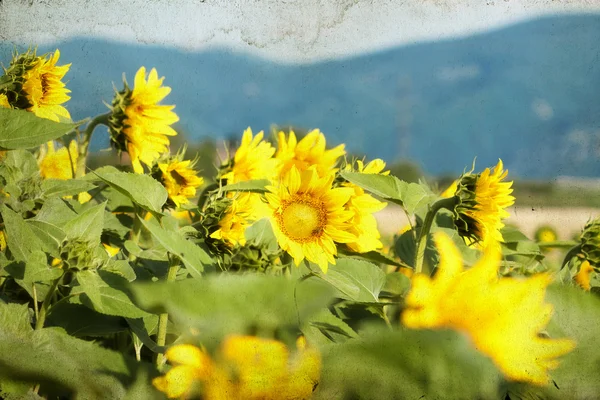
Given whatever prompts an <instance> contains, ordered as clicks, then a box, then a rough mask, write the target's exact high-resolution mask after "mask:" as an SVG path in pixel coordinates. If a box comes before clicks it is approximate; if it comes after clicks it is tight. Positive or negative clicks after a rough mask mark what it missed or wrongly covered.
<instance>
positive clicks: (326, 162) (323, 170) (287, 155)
mask: <svg viewBox="0 0 600 400" xmlns="http://www.w3.org/2000/svg"><path fill="white" fill-rule="evenodd" d="M278 139H279V140H278V147H277V154H276V155H275V158H277V159H278V160H280V161H281V165H280V171H279V173H280V176H284V175H286V174H287V173H288V172H289V171H290V170H291V169H292V167H293V166H295V167H296V168H297V169H298V170H299V171H304V170H306V169H308V168H311V167H315V168H316V170H317V173H318V174H319V176H321V177H322V176H326V175H329V174H330V173H331V172H332V171H334V168H335V166H336V164H337V162H338V159H339V158H340V157H342V156H344V155H345V154H346V151H345V150H344V145H343V144H340V145H339V146H336V147H334V148H333V149H330V150H327V148H326V146H327V142H326V139H325V135H323V133H321V131H319V130H318V129H315V130H313V131H310V132H309V133H308V134H307V135H306V136H305V137H304V138H302V140H300V141H298V139H296V134H295V133H294V132H293V131H290V134H289V136H288V138H287V139H286V137H285V133H283V132H279V138H278Z"/></svg>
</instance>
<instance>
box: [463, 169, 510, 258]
mask: <svg viewBox="0 0 600 400" xmlns="http://www.w3.org/2000/svg"><path fill="white" fill-rule="evenodd" d="M507 174H508V171H504V170H503V165H502V160H499V161H498V164H497V165H496V167H494V169H493V170H490V169H489V168H486V169H485V170H484V171H483V172H482V173H480V174H476V175H474V174H471V173H468V174H466V175H464V176H463V177H462V178H461V179H460V180H459V182H458V188H457V189H456V192H455V196H456V197H457V198H458V204H457V205H456V207H455V208H454V222H455V225H456V227H457V229H458V233H459V234H460V235H461V236H462V237H463V238H464V239H465V240H466V241H467V243H469V244H471V243H473V242H475V243H480V244H481V245H482V246H483V247H485V246H486V244H487V243H488V242H490V241H498V242H502V241H503V238H502V234H501V233H500V229H502V227H504V224H503V223H502V220H503V219H504V218H506V217H508V216H509V214H508V212H507V211H506V208H507V207H509V206H511V205H513V204H514V202H515V198H514V197H513V196H511V193H512V189H511V186H512V181H511V182H502V180H503V179H504V178H506V175H507Z"/></svg>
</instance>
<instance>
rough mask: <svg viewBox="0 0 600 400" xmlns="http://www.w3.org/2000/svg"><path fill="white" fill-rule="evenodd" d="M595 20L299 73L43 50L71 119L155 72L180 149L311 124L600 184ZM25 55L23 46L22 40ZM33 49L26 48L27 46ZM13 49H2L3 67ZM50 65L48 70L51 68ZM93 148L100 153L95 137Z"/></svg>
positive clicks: (559, 19) (231, 61) (120, 47)
mask: <svg viewBox="0 0 600 400" xmlns="http://www.w3.org/2000/svg"><path fill="white" fill-rule="evenodd" d="M598 43H600V15H594V14H592V15H566V16H565V15H563V16H551V17H544V18H540V19H535V20H530V21H526V22H522V23H518V24H515V25H511V26H508V27H504V28H502V29H498V30H494V31H490V32H486V33H481V34H476V35H473V36H469V37H464V38H457V39H449V40H444V41H437V42H426V43H417V44H412V45H406V46H401V47H396V48H391V49H387V50H383V51H377V52H373V53H370V54H362V55H357V56H352V57H348V58H343V59H335V60H328V61H321V62H315V63H309V64H289V63H284V62H278V61H277V60H265V59H262V58H258V57H255V56H252V55H249V54H245V53H235V52H232V51H230V50H227V49H216V50H215V49H211V50H205V51H199V52H188V51H184V50H181V49H177V48H168V47H160V46H154V45H144V44H125V43H119V42H109V41H104V40H101V39H97V38H88V37H77V38H72V39H69V40H67V41H63V42H59V43H55V44H53V45H51V46H40V48H39V50H38V52H45V51H52V50H54V49H55V48H59V49H60V51H61V60H60V63H72V66H71V69H70V71H69V73H68V74H67V78H66V79H67V80H68V83H67V86H68V88H69V89H70V90H71V91H72V93H71V96H72V99H71V100H70V101H69V103H68V105H67V107H68V109H69V110H70V111H71V114H72V116H73V118H74V119H82V118H85V117H88V116H92V115H95V114H98V113H101V112H105V111H106V106H105V105H104V104H103V102H107V103H110V101H111V99H112V95H113V91H114V89H113V84H114V85H115V86H116V87H117V88H118V89H121V88H122V75H123V73H125V74H126V77H127V80H128V82H129V83H130V84H131V85H132V84H133V77H134V75H135V72H136V71H137V69H138V68H139V67H140V66H142V65H143V66H146V67H147V68H148V69H149V68H152V67H156V68H157V70H158V73H159V75H160V76H165V81H164V84H165V85H167V86H170V87H171V88H172V92H171V94H170V95H169V96H168V97H167V98H166V99H165V101H164V103H165V104H175V105H176V108H175V111H176V112H177V113H178V115H179V117H180V122H179V128H180V129H182V130H183V131H184V132H186V135H188V137H189V138H191V139H202V138H207V137H210V138H215V139H217V138H225V137H232V136H237V137H240V136H241V134H242V132H243V130H244V129H245V128H246V127H248V126H250V127H252V128H253V130H254V131H255V132H256V131H259V130H263V129H264V130H265V131H268V130H269V129H270V127H271V125H272V124H277V125H280V126H287V125H290V126H295V127H298V128H304V129H309V128H320V129H321V130H322V131H323V132H324V133H325V134H326V136H327V139H328V143H331V144H332V145H334V144H338V143H342V142H343V143H346V145H347V148H348V150H349V151H351V152H353V153H360V154H366V155H367V157H368V158H374V157H380V158H383V159H385V160H386V161H388V162H393V161H394V160H397V159H400V158H401V159H409V160H412V161H414V162H416V163H418V164H420V165H421V166H422V168H423V169H424V171H425V172H427V173H428V174H436V175H440V174H458V173H461V172H462V171H463V170H464V169H465V168H467V169H470V167H471V164H472V162H473V159H474V158H475V157H477V166H478V169H479V167H486V166H490V165H495V163H496V162H497V160H498V158H502V160H503V161H504V164H505V165H506V167H507V168H508V169H509V170H511V175H514V176H519V177H525V178H535V179H538V178H540V179H541V178H544V179H548V178H553V177H556V176H579V177H598V176H600V47H599V46H598ZM23 45H24V46H27V45H30V44H23ZM31 45H35V44H31ZM13 48H14V45H13V44H11V43H3V44H0V60H1V61H2V62H3V63H4V64H5V65H6V64H8V62H9V61H10V54H11V52H12V51H13ZM60 63H59V64H60ZM96 136H97V137H96V138H95V141H94V148H96V149H99V148H102V147H107V144H108V140H107V137H106V135H102V134H98V133H97V134H96Z"/></svg>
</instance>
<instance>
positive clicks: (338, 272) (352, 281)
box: [316, 257, 386, 303]
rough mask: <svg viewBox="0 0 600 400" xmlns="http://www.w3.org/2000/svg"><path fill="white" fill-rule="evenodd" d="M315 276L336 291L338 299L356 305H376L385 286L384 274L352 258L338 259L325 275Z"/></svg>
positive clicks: (379, 269) (373, 266)
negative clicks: (349, 301) (352, 302)
mask: <svg viewBox="0 0 600 400" xmlns="http://www.w3.org/2000/svg"><path fill="white" fill-rule="evenodd" d="M316 274H317V276H318V277H319V278H321V279H323V280H324V281H325V282H328V283H329V284H330V285H331V286H333V287H334V288H335V289H336V290H337V295H338V297H340V298H342V299H346V300H351V301H354V302H358V303H376V302H378V301H379V293H380V292H381V289H382V288H383V286H384V285H385V280H386V277H385V273H384V272H383V271H382V270H381V268H379V267H378V266H377V265H375V264H371V263H370V262H367V261H362V260H358V259H354V258H349V257H348V258H340V259H338V260H337V262H336V265H331V266H329V269H328V271H327V273H326V274H324V273H321V272H317V273H316Z"/></svg>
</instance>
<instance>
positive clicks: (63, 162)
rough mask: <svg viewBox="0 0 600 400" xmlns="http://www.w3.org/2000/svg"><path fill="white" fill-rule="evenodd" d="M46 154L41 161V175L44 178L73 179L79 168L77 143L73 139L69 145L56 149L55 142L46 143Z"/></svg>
mask: <svg viewBox="0 0 600 400" xmlns="http://www.w3.org/2000/svg"><path fill="white" fill-rule="evenodd" d="M46 149H47V151H46V154H45V155H44V158H42V160H41V161H40V163H39V165H40V175H41V177H42V178H44V179H61V180H67V179H73V176H74V175H73V171H75V169H76V168H77V158H78V154H77V143H76V142H75V141H74V140H73V141H71V143H69V147H68V148H66V147H61V148H60V149H58V150H56V149H55V147H54V142H48V143H47V144H46Z"/></svg>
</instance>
